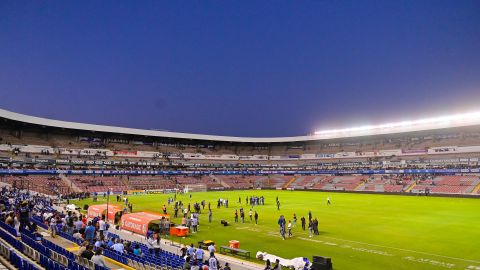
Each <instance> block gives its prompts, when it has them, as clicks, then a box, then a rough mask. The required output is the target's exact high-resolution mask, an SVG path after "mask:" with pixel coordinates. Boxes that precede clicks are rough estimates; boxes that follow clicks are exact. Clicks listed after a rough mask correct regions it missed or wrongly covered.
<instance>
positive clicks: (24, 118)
mask: <svg viewBox="0 0 480 270" xmlns="http://www.w3.org/2000/svg"><path fill="white" fill-rule="evenodd" d="M0 118H5V119H9V120H13V121H19V122H23V123H29V124H34V125H40V126H48V127H57V128H65V129H73V130H85V131H94V132H107V133H118V134H127V135H136V136H151V137H161V138H176V139H188V140H203V141H222V142H243V143H287V142H302V141H315V140H327V139H341V138H351V137H362V136H372V135H386V134H395V133H405V132H415V131H425V130H435V129H445V128H454V127H466V126H476V125H480V112H475V113H466V114H457V115H450V116H443V117H437V118H428V119H421V120H415V121H404V122H398V123H390V124H383V125H376V126H363V127H354V128H346V129H336V130H324V131H317V132H315V133H314V134H313V135H308V136H294V137H270V138H267V137H231V136H217V135H205V134H191V133H180V132H169V131H157V130H148V129H136V128H124V127H115V126H104V125H94V124H85V123H76V122H69V121H60V120H53V119H47V118H42V117H35V116H29V115H25V114H20V113H15V112H11V111H7V110H3V109H0Z"/></svg>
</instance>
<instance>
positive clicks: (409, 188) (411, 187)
mask: <svg viewBox="0 0 480 270" xmlns="http://www.w3.org/2000/svg"><path fill="white" fill-rule="evenodd" d="M416 185H417V183H415V182H413V184H411V185H410V186H409V187H408V188H407V189H405V192H406V193H408V192H410V190H412V189H413V188H414V187H415V186H416Z"/></svg>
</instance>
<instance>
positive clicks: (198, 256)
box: [195, 245, 204, 264]
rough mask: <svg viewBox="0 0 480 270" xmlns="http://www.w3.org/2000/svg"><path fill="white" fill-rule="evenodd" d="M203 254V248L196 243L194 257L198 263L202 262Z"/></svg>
mask: <svg viewBox="0 0 480 270" xmlns="http://www.w3.org/2000/svg"><path fill="white" fill-rule="evenodd" d="M203 255H204V252H203V249H202V248H201V247H200V245H198V248H197V250H196V251H195V258H196V259H197V262H198V263H199V264H200V263H202V262H203Z"/></svg>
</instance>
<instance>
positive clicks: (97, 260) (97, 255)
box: [91, 249, 107, 267]
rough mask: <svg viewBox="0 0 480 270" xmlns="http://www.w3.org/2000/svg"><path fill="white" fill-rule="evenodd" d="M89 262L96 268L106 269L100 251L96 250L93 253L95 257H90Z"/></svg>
mask: <svg viewBox="0 0 480 270" xmlns="http://www.w3.org/2000/svg"><path fill="white" fill-rule="evenodd" d="M91 261H92V262H93V263H94V264H96V265H98V266H101V267H107V264H106V263H105V260H104V259H103V256H102V249H97V250H96V251H95V255H93V256H92V259H91Z"/></svg>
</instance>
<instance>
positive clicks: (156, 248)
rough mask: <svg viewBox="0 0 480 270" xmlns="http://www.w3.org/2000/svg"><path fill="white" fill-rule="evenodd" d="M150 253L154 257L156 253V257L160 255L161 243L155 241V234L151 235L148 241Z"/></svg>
mask: <svg viewBox="0 0 480 270" xmlns="http://www.w3.org/2000/svg"><path fill="white" fill-rule="evenodd" d="M147 247H148V253H150V255H152V254H153V253H155V255H156V256H158V254H159V253H160V241H157V240H155V238H154V237H153V234H151V235H150V236H149V237H148V239H147Z"/></svg>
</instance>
